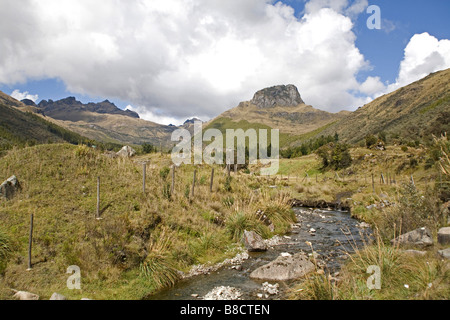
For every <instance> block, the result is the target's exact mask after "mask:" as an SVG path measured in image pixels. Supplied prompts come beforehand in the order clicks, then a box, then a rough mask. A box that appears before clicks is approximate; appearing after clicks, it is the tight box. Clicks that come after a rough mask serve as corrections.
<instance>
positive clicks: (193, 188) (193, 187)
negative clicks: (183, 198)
mask: <svg viewBox="0 0 450 320" xmlns="http://www.w3.org/2000/svg"><path fill="white" fill-rule="evenodd" d="M196 176H197V170H194V180H193V181H192V199H194V196H195V178H196Z"/></svg>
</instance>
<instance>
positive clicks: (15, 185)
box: [0, 176, 20, 200]
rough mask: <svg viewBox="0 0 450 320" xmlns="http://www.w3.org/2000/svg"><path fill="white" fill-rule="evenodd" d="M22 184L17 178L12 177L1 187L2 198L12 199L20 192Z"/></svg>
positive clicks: (0, 194)
mask: <svg viewBox="0 0 450 320" xmlns="http://www.w3.org/2000/svg"><path fill="white" fill-rule="evenodd" d="M19 189H20V183H19V180H17V177H16V176H12V177H10V178H9V179H8V180H6V181H5V182H3V183H2V184H1V185H0V198H4V199H8V200H9V199H11V198H13V197H14V194H15V193H16V192H17V191H19Z"/></svg>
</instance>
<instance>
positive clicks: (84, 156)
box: [0, 144, 290, 299]
mask: <svg viewBox="0 0 450 320" xmlns="http://www.w3.org/2000/svg"><path fill="white" fill-rule="evenodd" d="M150 158H151V165H150V166H149V168H148V170H147V177H148V179H147V193H146V195H145V196H144V195H143V193H142V165H141V164H136V163H134V162H132V161H131V160H128V159H110V158H107V157H105V156H103V155H102V154H100V153H98V152H96V151H93V150H92V149H88V148H87V147H77V146H71V145H65V144H64V145H56V144H55V145H40V146H35V147H31V148H25V149H15V150H12V151H10V152H9V153H8V154H7V155H6V156H5V157H3V158H0V177H5V178H7V177H9V176H11V175H12V174H15V175H16V176H17V177H18V179H19V180H20V182H21V183H22V187H23V189H22V191H21V192H20V193H19V194H18V195H17V196H16V197H15V198H14V199H13V200H11V201H8V202H6V201H1V202H0V220H1V221H2V228H3V229H5V232H6V234H7V235H8V236H9V238H10V239H11V247H12V249H13V250H12V254H11V256H10V258H9V262H8V265H7V268H6V270H5V271H4V277H3V278H1V280H0V298H3V299H7V298H10V297H11V296H10V294H11V292H10V291H9V289H8V288H13V289H16V290H28V291H31V292H35V293H37V294H39V295H40V296H41V297H42V298H43V299H46V298H49V297H50V295H51V294H52V293H53V292H60V293H62V294H64V295H66V296H67V297H69V298H71V299H75V298H81V297H89V298H93V299H116V298H120V299H140V298H142V297H144V296H145V295H146V294H149V293H150V292H152V291H153V290H155V289H156V288H157V285H156V282H155V281H156V280H158V279H147V278H145V277H142V276H141V275H140V272H139V267H140V264H141V262H143V261H144V260H145V259H146V257H148V256H152V255H157V256H158V257H159V256H162V259H163V261H165V263H167V264H168V265H173V266H174V268H176V269H178V270H183V271H187V270H188V269H189V268H190V266H191V265H193V264H197V263H208V262H218V261H221V260H223V259H224V258H226V257H230V256H232V255H234V254H235V253H236V250H235V248H236V247H239V245H236V243H235V240H233V239H232V237H231V235H232V234H235V231H236V230H237V229H239V228H241V227H242V228H243V227H247V228H250V229H252V228H256V229H258V230H259V231H260V232H262V233H263V234H264V236H266V237H268V236H271V235H273V234H272V233H271V232H270V231H269V230H268V228H267V227H265V226H262V225H261V223H259V222H257V221H256V220H255V219H256V218H255V217H254V216H253V215H252V214H254V213H255V212H256V211H257V209H263V210H266V209H267V208H269V209H268V210H269V211H270V208H272V209H273V210H272V211H273V213H272V218H273V219H274V220H276V221H277V222H276V223H275V226H276V229H275V233H283V232H285V231H286V230H287V229H289V227H290V223H289V222H288V221H287V220H285V219H284V220H283V219H279V218H277V216H278V215H279V214H280V212H281V213H283V212H286V214H287V216H289V213H288V212H290V210H289V209H288V206H287V205H286V203H285V202H286V201H287V200H288V199H289V198H290V196H286V195H285V193H284V192H282V191H277V190H273V189H270V188H268V186H266V185H265V184H264V183H262V184H260V183H258V182H257V181H256V180H254V179H256V178H251V177H250V176H248V175H239V177H238V178H233V180H232V181H231V184H230V187H231V190H228V191H227V190H225V189H224V186H225V172H224V171H223V170H221V169H220V168H218V167H217V168H216V176H215V185H214V193H213V194H210V193H209V177H210V168H209V167H206V166H205V167H198V168H197V170H198V174H197V179H198V180H197V181H198V184H197V187H196V191H195V192H196V196H195V199H194V200H192V201H191V200H189V199H188V197H189V189H190V186H191V183H192V173H193V168H192V167H191V166H182V167H180V168H178V170H177V173H176V177H177V178H176V181H177V183H176V186H175V194H174V195H173V196H172V197H171V199H170V200H169V199H167V198H166V197H165V196H164V189H165V188H167V186H168V184H169V182H170V175H169V177H167V178H166V179H163V178H162V177H160V170H161V169H162V168H164V167H167V166H169V165H170V164H171V159H170V158H169V157H168V156H167V155H163V156H161V155H159V154H158V155H155V154H154V155H152V156H151V157H150ZM97 176H100V177H101V181H102V187H101V191H102V193H101V209H102V211H103V213H102V217H103V220H101V221H97V220H96V219H95V211H96V178H97ZM254 189H259V195H258V196H257V197H255V196H254V194H255V192H254V191H253V190H254ZM166 191H167V189H166ZM186 194H187V195H188V196H187V197H186ZM239 212H243V213H244V218H245V221H244V222H242V221H241V222H237V223H236V224H234V225H233V224H231V222H230V223H228V221H233V217H234V218H235V217H236V214H237V213H239ZM30 213H34V214H35V231H34V246H33V258H32V260H33V263H34V268H33V270H32V271H30V272H26V271H25V270H26V268H27V267H26V265H27V258H26V257H27V246H28V228H29V219H30ZM235 220H236V219H235ZM288 220H289V219H288ZM217 221H223V222H224V224H223V225H221V224H217ZM238 231H239V230H238ZM241 231H242V230H241ZM162 235H164V236H162ZM163 247H166V248H165V249H164V250H162V249H161V248H163ZM70 265H78V266H79V267H80V268H81V273H82V289H83V290H82V291H76V290H75V291H70V290H68V289H67V288H66V281H67V278H68V275H67V274H66V273H65V272H66V269H67V268H68V267H69V266H70ZM0 272H1V270H0Z"/></svg>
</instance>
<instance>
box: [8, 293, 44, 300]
mask: <svg viewBox="0 0 450 320" xmlns="http://www.w3.org/2000/svg"><path fill="white" fill-rule="evenodd" d="M13 298H14V299H16V300H39V296H38V295H37V294H34V293H31V292H26V291H17V292H16V293H15V294H14V296H13Z"/></svg>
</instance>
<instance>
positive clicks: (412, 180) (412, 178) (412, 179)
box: [411, 175, 416, 187]
mask: <svg viewBox="0 0 450 320" xmlns="http://www.w3.org/2000/svg"><path fill="white" fill-rule="evenodd" d="M411 183H412V185H413V186H414V187H415V186H416V184H415V183H414V177H413V175H411Z"/></svg>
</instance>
